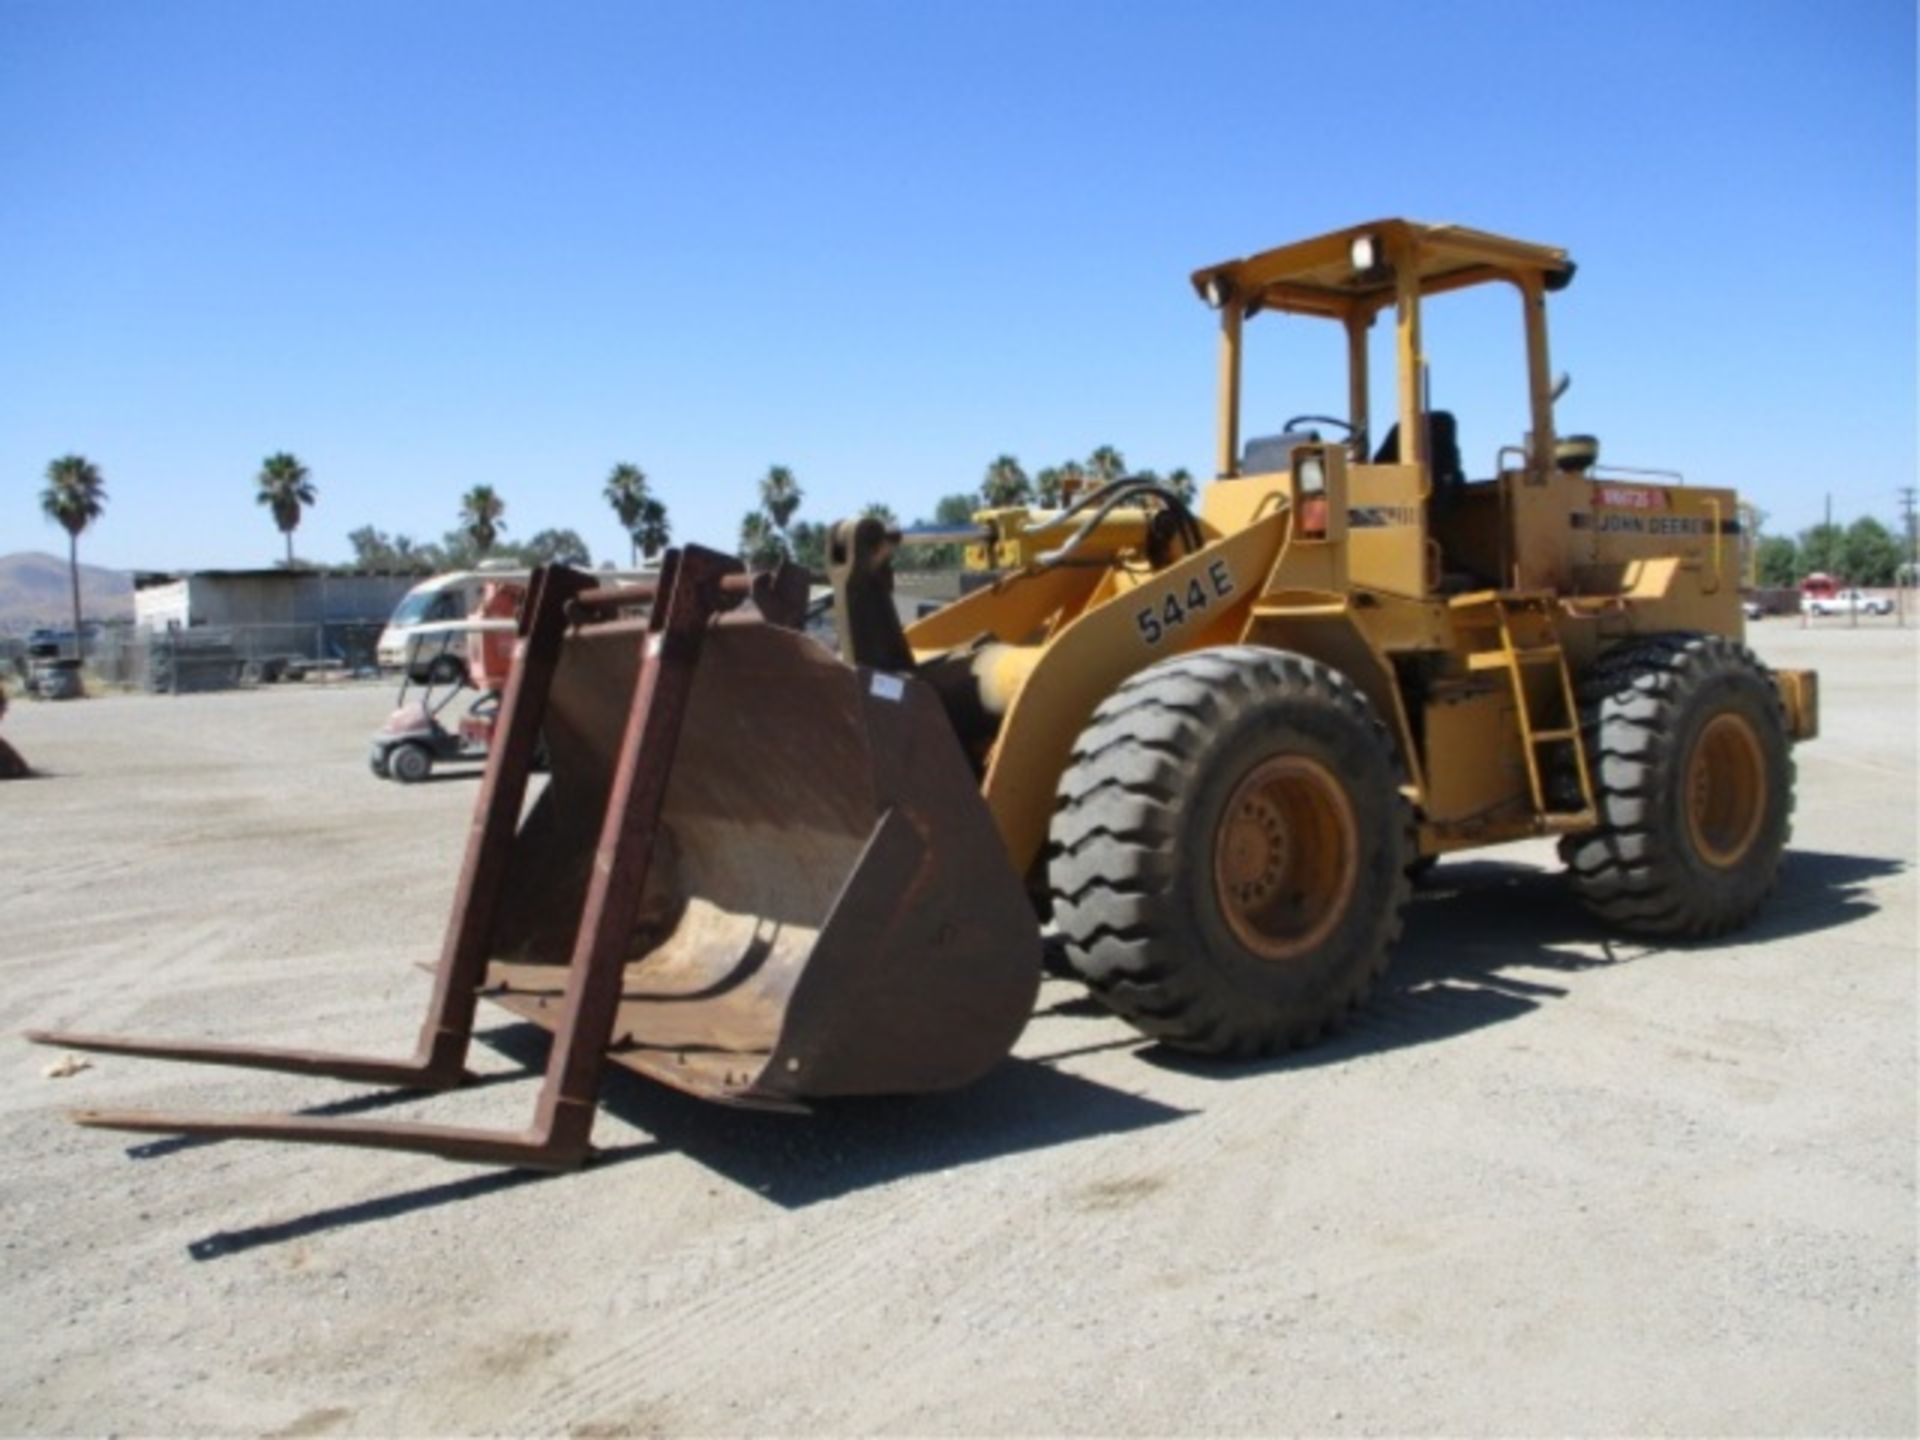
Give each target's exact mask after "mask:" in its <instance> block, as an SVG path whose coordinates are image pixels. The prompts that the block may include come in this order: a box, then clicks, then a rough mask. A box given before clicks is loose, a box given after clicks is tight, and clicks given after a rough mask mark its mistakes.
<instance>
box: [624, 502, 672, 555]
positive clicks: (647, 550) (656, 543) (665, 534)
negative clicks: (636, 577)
mask: <svg viewBox="0 0 1920 1440" xmlns="http://www.w3.org/2000/svg"><path fill="white" fill-rule="evenodd" d="M633 538H634V540H635V541H636V542H637V543H638V544H639V546H640V553H641V554H642V555H644V556H646V557H647V559H649V560H651V559H653V557H654V556H656V555H658V554H659V553H660V552H661V551H662V550H664V549H666V548H667V546H668V545H669V544H670V543H671V542H672V540H673V526H672V525H671V524H669V523H668V520H667V507H666V506H665V505H664V504H663V503H662V502H661V501H660V499H659V498H658V497H657V496H653V495H649V496H648V497H647V498H646V502H645V503H644V504H642V505H641V507H640V523H639V526H638V527H637V528H636V529H635V530H634V532H633Z"/></svg>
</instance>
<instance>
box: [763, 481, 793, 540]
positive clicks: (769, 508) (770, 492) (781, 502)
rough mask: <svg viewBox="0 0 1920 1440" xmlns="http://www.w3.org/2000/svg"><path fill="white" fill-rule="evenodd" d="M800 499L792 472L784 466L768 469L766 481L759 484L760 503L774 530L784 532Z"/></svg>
mask: <svg viewBox="0 0 1920 1440" xmlns="http://www.w3.org/2000/svg"><path fill="white" fill-rule="evenodd" d="M800 499H801V491H800V482H799V481H798V480H796V479H794V478H793V472H792V471H791V470H789V469H787V467H786V466H784V465H775V466H772V467H770V468H769V469H768V471H767V476H766V479H764V480H762V481H761V482H760V503H761V505H762V506H764V507H765V508H766V512H767V515H768V516H769V517H770V518H771V519H772V521H773V526H774V529H776V530H778V531H780V532H781V533H783V534H784V533H785V532H786V528H787V522H788V521H789V520H791V519H793V512H794V511H796V510H798V509H799V508H800Z"/></svg>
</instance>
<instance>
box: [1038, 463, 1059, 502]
mask: <svg viewBox="0 0 1920 1440" xmlns="http://www.w3.org/2000/svg"><path fill="white" fill-rule="evenodd" d="M1033 498H1034V499H1035V500H1036V501H1038V502H1039V503H1040V504H1042V505H1044V506H1046V507H1047V508H1048V509H1049V510H1051V509H1053V508H1054V507H1055V506H1057V505H1059V503H1060V467H1059V466H1058V465H1043V466H1041V467H1040V468H1039V469H1038V470H1036V471H1034V472H1033Z"/></svg>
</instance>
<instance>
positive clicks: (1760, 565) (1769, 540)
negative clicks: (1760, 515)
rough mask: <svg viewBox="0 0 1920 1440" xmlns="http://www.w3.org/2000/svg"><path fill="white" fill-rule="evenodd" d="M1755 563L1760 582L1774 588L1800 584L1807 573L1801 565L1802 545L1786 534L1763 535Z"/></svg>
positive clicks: (1755, 556)
mask: <svg viewBox="0 0 1920 1440" xmlns="http://www.w3.org/2000/svg"><path fill="white" fill-rule="evenodd" d="M1753 563H1754V569H1755V570H1756V571H1757V572H1758V574H1759V576H1760V583H1761V584H1762V585H1765V586H1769V587H1773V588H1778V587H1782V586H1787V585H1798V584H1799V583H1800V577H1801V576H1802V575H1804V574H1805V573H1806V572H1805V571H1804V570H1803V569H1802V568H1801V566H1800V547H1799V546H1797V545H1795V544H1794V543H1793V540H1792V539H1791V538H1790V537H1788V536H1786V535H1763V536H1761V537H1760V543H1759V545H1758V547H1757V548H1756V549H1755V551H1754V559H1753Z"/></svg>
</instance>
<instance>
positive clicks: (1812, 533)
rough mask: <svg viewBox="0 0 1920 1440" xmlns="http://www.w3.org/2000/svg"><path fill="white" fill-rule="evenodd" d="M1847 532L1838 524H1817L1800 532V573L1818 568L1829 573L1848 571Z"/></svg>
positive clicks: (1803, 573)
mask: <svg viewBox="0 0 1920 1440" xmlns="http://www.w3.org/2000/svg"><path fill="white" fill-rule="evenodd" d="M1845 544H1846V533H1845V532H1844V531H1843V530H1841V528H1840V527H1839V526H1838V525H1815V526H1814V527H1813V528H1811V529H1809V530H1802V531H1801V532H1800V546H1799V549H1800V574H1801V575H1802V576H1807V575H1811V574H1813V573H1814V572H1815V571H1816V570H1817V571H1820V572H1822V573H1824V574H1827V575H1835V576H1840V575H1844V574H1845V573H1846V555H1845V553H1844V546H1845Z"/></svg>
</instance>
